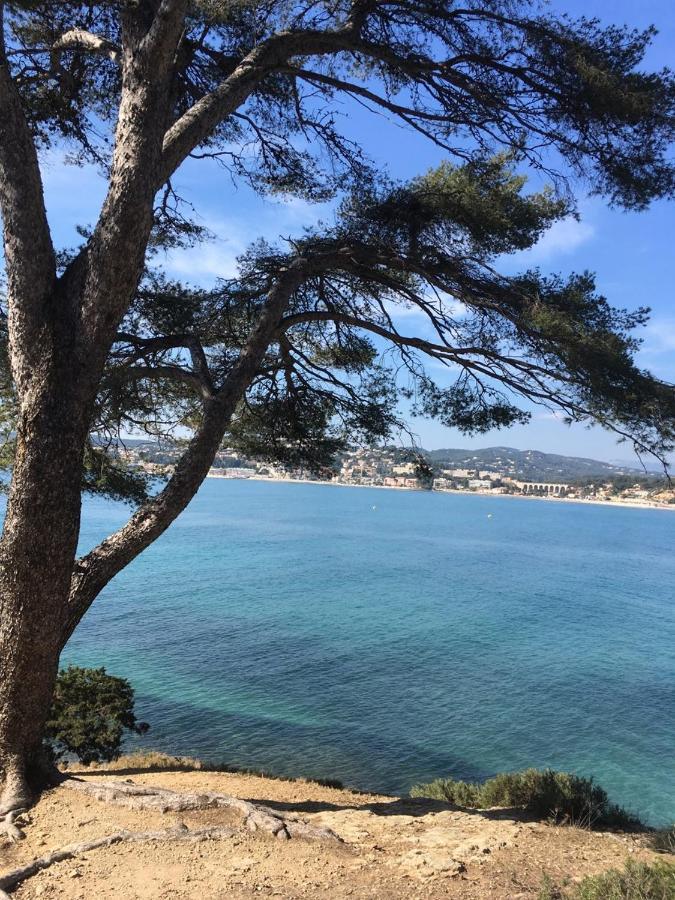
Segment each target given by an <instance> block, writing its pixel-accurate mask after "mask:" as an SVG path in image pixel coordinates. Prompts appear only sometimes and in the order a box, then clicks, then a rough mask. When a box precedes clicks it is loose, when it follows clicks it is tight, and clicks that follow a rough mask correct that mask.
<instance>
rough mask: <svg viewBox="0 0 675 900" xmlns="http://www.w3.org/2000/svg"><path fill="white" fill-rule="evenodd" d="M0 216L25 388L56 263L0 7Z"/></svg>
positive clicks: (19, 376) (18, 367)
mask: <svg viewBox="0 0 675 900" xmlns="http://www.w3.org/2000/svg"><path fill="white" fill-rule="evenodd" d="M0 213H1V214H2V220H3V224H4V255H5V267H6V270H7V276H8V286H9V293H10V301H11V299H12V297H16V298H20V302H14V303H12V302H10V304H9V308H10V311H9V325H10V335H11V343H12V347H13V349H14V350H15V351H19V352H18V353H16V352H13V353H12V354H11V359H12V366H13V369H14V376H15V378H16V381H17V385H18V386H19V387H20V388H23V387H25V386H26V384H27V383H28V381H29V380H30V377H31V374H32V372H33V370H34V368H35V367H36V366H37V364H38V361H39V359H40V357H41V354H42V346H41V336H40V331H41V328H42V327H44V319H43V313H44V309H45V307H47V308H48V307H49V299H50V295H51V293H52V291H53V289H54V285H55V282H56V260H55V255H54V247H53V244H52V238H51V233H50V230H49V223H48V221H47V212H46V208H45V201H44V194H43V189H42V178H41V175H40V167H39V164H38V156H37V150H36V148H35V142H34V140H33V136H32V135H31V132H30V128H29V126H28V122H27V121H26V116H25V114H24V111H23V108H22V104H21V99H20V97H19V93H18V91H17V89H16V85H15V84H14V82H13V80H12V76H11V74H10V68H9V63H8V60H7V55H6V52H5V41H4V3H1V4H0Z"/></svg>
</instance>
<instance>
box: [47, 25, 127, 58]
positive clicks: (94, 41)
mask: <svg viewBox="0 0 675 900" xmlns="http://www.w3.org/2000/svg"><path fill="white" fill-rule="evenodd" d="M66 50H84V51H85V52H86V53H95V54H97V55H98V56H106V57H107V58H108V59H110V60H112V62H114V63H115V64H116V65H120V54H121V48H120V47H118V45H117V44H114V43H113V42H112V41H109V40H107V39H106V38H103V37H100V36H99V35H97V34H92V33H91V32H90V31H85V30H84V29H83V28H72V29H71V30H70V31H66V32H64V33H63V34H62V35H61V37H60V38H58V39H57V40H56V41H55V42H54V44H53V46H52V51H53V52H54V53H62V52H64V51H66Z"/></svg>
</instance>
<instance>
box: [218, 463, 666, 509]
mask: <svg viewBox="0 0 675 900" xmlns="http://www.w3.org/2000/svg"><path fill="white" fill-rule="evenodd" d="M206 477H207V478H212V479H214V480H216V481H264V482H268V483H270V484H274V483H280V484H319V485H324V486H327V487H346V488H370V489H371V490H378V491H403V492H404V493H408V494H415V493H422V494H429V493H432V494H459V495H461V496H462V497H490V498H492V499H501V498H510V499H515V500H546V501H551V502H554V503H579V504H582V505H583V506H588V505H594V506H614V507H624V508H626V509H666V510H671V511H675V503H654V502H648V503H640V501H639V500H595V499H584V498H582V497H558V496H555V495H538V494H497V493H493V492H492V491H483V490H480V489H477V490H472V491H458V490H452V489H445V490H442V491H439V490H431V491H429V490H426V489H425V488H408V487H396V486H394V485H389V484H347V483H346V482H343V481H322V480H320V479H311V478H268V477H266V476H265V475H246V476H244V477H242V478H238V477H237V476H231V475H215V474H212V473H211V472H209V474H208V475H207V476H206Z"/></svg>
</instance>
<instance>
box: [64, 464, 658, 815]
mask: <svg viewBox="0 0 675 900" xmlns="http://www.w3.org/2000/svg"><path fill="white" fill-rule="evenodd" d="M126 515H127V511H126V509H125V508H124V507H122V506H120V505H117V504H113V503H109V502H106V501H102V500H88V501H87V502H86V504H85V511H84V522H83V535H82V549H86V548H88V547H90V546H92V545H93V544H94V543H95V542H97V541H98V540H99V539H100V538H102V537H103V536H104V535H105V534H107V533H108V532H110V531H111V530H112V529H114V528H115V527H117V526H118V525H119V524H121V523H122V522H123V521H124V519H125V517H126ZM674 601H675V513H672V512H670V511H652V510H634V509H620V508H616V509H611V508H606V507H602V506H580V505H573V504H556V503H553V502H551V503H546V502H540V501H536V500H518V499H509V498H501V499H500V498H496V499H492V498H486V497H479V496H458V495H450V494H446V495H443V494H429V493H417V492H414V493H406V492H398V491H387V490H375V489H366V488H363V489H354V488H340V487H332V486H318V485H309V484H283V483H282V484H280V483H276V484H275V483H264V482H255V481H252V482H246V481H220V480H210V481H207V482H206V483H205V485H204V486H203V488H202V490H201V491H200V493H199V495H198V497H197V498H196V499H195V500H194V502H193V503H192V505H191V506H190V508H189V509H188V510H187V511H186V512H185V513H184V514H183V515H182V516H181V517H180V519H179V520H178V521H177V522H176V523H175V524H174V525H173V527H172V528H171V529H170V530H169V532H168V533H166V534H165V535H164V536H163V537H162V538H161V540H159V541H158V542H157V543H156V544H155V545H154V546H153V547H151V548H150V549H149V550H148V551H147V552H146V553H144V554H143V556H142V557H141V558H139V559H138V560H137V561H136V562H135V563H134V564H133V565H132V566H130V567H129V568H128V569H127V570H126V571H125V572H123V573H122V574H121V575H119V576H118V577H117V579H116V580H115V581H114V582H113V583H112V584H111V585H110V586H109V587H108V588H107V590H106V591H105V592H104V593H103V594H102V595H101V596H100V598H99V599H98V601H97V603H96V604H95V606H94V607H93V609H92V610H91V611H90V613H89V614H88V616H87V617H86V619H85V620H84V621H83V623H82V624H81V626H80V628H79V629H78V631H77V633H76V635H75V636H74V637H73V639H72V640H71V642H70V644H69V645H68V647H67V649H66V652H65V655H64V661H65V662H74V663H79V664H82V665H104V666H106V668H107V669H108V671H110V672H111V673H114V674H118V675H123V676H126V677H127V678H129V679H130V680H131V682H132V683H133V685H134V687H135V689H136V693H137V701H136V707H137V713H138V715H139V717H140V718H142V719H147V721H149V722H150V723H151V725H152V730H151V731H150V733H149V734H148V735H146V736H145V737H144V738H143V740H142V743H143V745H144V746H154V747H157V748H160V749H162V750H165V751H167V752H170V753H176V754H190V755H194V756H199V757H202V758H204V759H207V760H212V761H227V762H229V763H232V764H238V765H242V766H251V767H256V768H263V769H266V770H268V771H271V772H275V773H279V774H295V775H299V774H303V775H307V776H315V777H320V776H324V777H335V778H339V779H341V780H343V781H344V782H346V783H347V784H349V785H352V786H357V787H361V788H370V789H375V790H382V791H388V792H402V791H407V790H408V789H409V788H410V785H411V784H413V783H414V782H415V781H418V780H427V779H430V778H433V777H435V776H439V775H452V776H455V777H460V778H471V779H474V778H483V777H486V776H489V775H492V774H493V773H495V772H497V771H502V770H515V769H522V768H524V767H527V766H552V767H555V768H559V769H569V770H572V771H575V772H578V773H581V774H593V775H595V776H596V777H597V779H598V780H599V782H600V783H601V784H602V785H603V786H605V787H606V789H607V790H608V792H609V793H610V796H611V797H612V798H613V799H615V800H616V801H618V802H621V803H623V804H625V805H627V806H629V807H630V808H632V809H634V810H635V811H637V812H639V813H641V814H642V815H643V816H644V817H645V818H646V819H647V820H649V821H651V822H652V823H655V824H659V823H667V822H672V821H674V820H675V603H674ZM133 744H134V742H133V741H132V742H131V745H133Z"/></svg>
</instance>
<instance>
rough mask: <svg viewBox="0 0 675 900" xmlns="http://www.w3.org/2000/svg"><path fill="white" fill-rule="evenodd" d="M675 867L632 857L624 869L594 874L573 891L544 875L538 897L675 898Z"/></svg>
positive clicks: (549, 899)
mask: <svg viewBox="0 0 675 900" xmlns="http://www.w3.org/2000/svg"><path fill="white" fill-rule="evenodd" d="M673 898H675V866H673V865H671V864H669V863H654V864H652V865H648V864H647V863H643V862H635V861H634V860H631V859H629V860H628V861H627V862H626V865H625V868H624V869H623V870H618V869H610V870H609V871H608V872H603V873H602V874H601V875H591V876H589V877H588V878H584V880H583V881H582V882H581V883H580V884H578V885H577V886H576V887H575V888H573V889H572V890H571V891H568V890H565V889H563V888H559V887H557V886H556V885H555V884H554V883H553V882H552V881H551V879H550V878H548V877H546V876H545V877H544V880H543V883H542V886H541V890H540V892H539V900H673Z"/></svg>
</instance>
